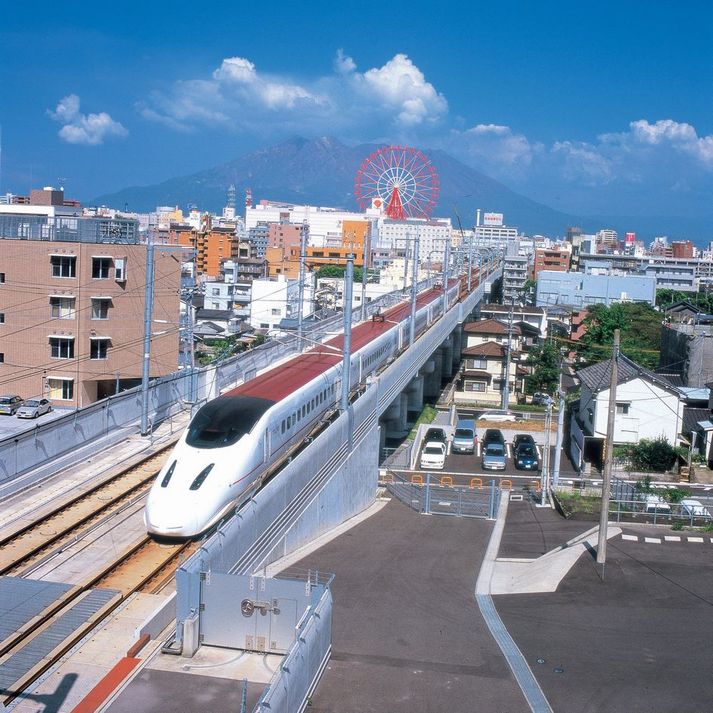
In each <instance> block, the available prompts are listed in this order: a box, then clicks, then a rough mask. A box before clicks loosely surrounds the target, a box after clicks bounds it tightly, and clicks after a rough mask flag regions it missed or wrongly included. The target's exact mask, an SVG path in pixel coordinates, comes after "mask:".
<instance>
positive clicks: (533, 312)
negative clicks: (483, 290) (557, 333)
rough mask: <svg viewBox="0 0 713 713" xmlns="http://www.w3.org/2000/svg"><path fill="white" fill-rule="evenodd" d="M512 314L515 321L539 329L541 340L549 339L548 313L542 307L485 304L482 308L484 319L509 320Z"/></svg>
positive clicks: (481, 315) (481, 314)
mask: <svg viewBox="0 0 713 713" xmlns="http://www.w3.org/2000/svg"><path fill="white" fill-rule="evenodd" d="M510 314H512V318H513V321H515V322H525V323H526V324H529V325H531V326H532V327H535V328H536V329H537V332H538V334H539V337H540V339H545V338H546V337H547V317H548V315H547V312H546V311H545V310H544V309H542V307H528V306H522V305H515V306H510V305H507V304H504V305H498V304H485V305H481V307H480V317H481V318H482V319H497V320H500V321H503V320H505V321H506V320H508V319H509V317H510Z"/></svg>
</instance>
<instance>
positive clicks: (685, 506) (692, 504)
mask: <svg viewBox="0 0 713 713" xmlns="http://www.w3.org/2000/svg"><path fill="white" fill-rule="evenodd" d="M679 505H680V506H681V515H685V516H686V517H705V518H710V516H711V514H710V512H709V511H708V508H707V507H706V506H705V505H704V504H703V503H702V502H701V501H700V500H694V499H693V498H684V499H683V500H681V502H680V503H679Z"/></svg>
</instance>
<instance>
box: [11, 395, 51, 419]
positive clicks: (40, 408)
mask: <svg viewBox="0 0 713 713" xmlns="http://www.w3.org/2000/svg"><path fill="white" fill-rule="evenodd" d="M51 410H52V404H51V403H50V402H49V401H48V400H47V399H28V400H27V401H25V403H24V404H22V406H20V408H19V409H17V417H18V418H38V417H39V416H42V414H45V413H49V412H50V411H51Z"/></svg>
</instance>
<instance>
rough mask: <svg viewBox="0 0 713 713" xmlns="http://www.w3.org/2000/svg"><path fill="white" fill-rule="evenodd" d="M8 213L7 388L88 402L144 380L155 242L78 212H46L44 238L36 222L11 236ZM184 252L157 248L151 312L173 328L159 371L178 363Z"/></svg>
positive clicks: (4, 282) (1, 321)
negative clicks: (117, 232) (150, 247)
mask: <svg viewBox="0 0 713 713" xmlns="http://www.w3.org/2000/svg"><path fill="white" fill-rule="evenodd" d="M17 207H20V208H24V207H26V206H17ZM27 207H29V206H27ZM3 218H4V221H3V222H2V223H0V242H1V245H0V370H1V371H2V374H3V381H4V384H5V386H4V391H6V392H10V393H17V394H19V395H20V396H21V397H23V398H35V397H36V398H39V397H41V396H46V397H47V398H49V399H50V400H51V401H52V403H53V404H54V405H55V406H66V407H81V406H85V405H87V404H89V403H92V402H94V401H97V400H99V399H102V398H104V397H106V396H109V395H112V394H114V393H116V392H117V390H121V389H125V388H130V387H133V386H135V385H137V384H138V383H139V382H140V379H141V375H142V368H143V347H142V345H143V338H144V301H145V295H146V265H147V247H146V246H145V245H141V244H138V243H137V241H136V239H133V241H132V242H128V241H127V242H119V241H118V240H117V239H116V238H115V237H114V235H112V234H110V235H108V236H107V235H103V232H104V227H103V226H104V225H105V223H104V221H102V220H98V219H95V218H72V219H71V221H72V222H71V226H67V225H65V224H63V223H64V221H66V220H67V219H66V218H64V217H54V218H52V217H45V218H44V220H45V225H44V228H42V229H41V230H40V231H39V235H36V234H35V229H36V228H38V227H40V226H39V223H37V222H33V223H32V226H31V228H32V229H31V230H30V231H29V232H23V231H20V235H18V232H17V231H15V232H14V234H9V233H6V232H4V231H5V229H6V227H7V225H8V222H10V218H11V216H3ZM23 221H25V218H21V219H20V222H23ZM134 223H135V221H134ZM133 228H134V229H133V230H129V231H128V232H129V233H132V234H134V233H136V232H137V229H138V226H137V225H136V224H134V226H133ZM45 236H46V237H45ZM180 254H181V250H180V249H179V248H177V249H176V250H175V252H173V253H172V252H170V251H167V250H156V251H155V259H154V301H153V304H154V307H153V319H154V320H156V321H157V322H160V323H163V324H164V325H168V326H166V328H165V329H160V328H157V329H155V330H153V333H154V336H153V337H152V343H151V359H150V375H151V377H152V378H153V377H159V376H163V375H166V374H170V373H171V372H173V371H175V370H176V369H177V368H178V364H179V326H178V323H179V316H180V305H179V288H180V282H181V260H180ZM156 326H157V327H158V325H156ZM18 334H21V335H22V339H18V338H17V336H16V335H18Z"/></svg>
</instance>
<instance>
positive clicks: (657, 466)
mask: <svg viewBox="0 0 713 713" xmlns="http://www.w3.org/2000/svg"><path fill="white" fill-rule="evenodd" d="M629 455H630V459H631V467H632V468H633V469H634V470H642V471H646V472H650V473H664V472H666V471H667V470H669V469H670V468H671V467H673V465H674V463H675V462H676V459H677V458H678V450H677V449H676V448H674V447H673V446H672V445H671V444H670V443H669V442H668V441H667V440H666V438H665V436H660V437H659V438H654V439H649V438H644V439H642V440H641V441H639V442H638V443H637V444H636V445H635V446H633V447H632V448H631V451H630V452H629Z"/></svg>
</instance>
